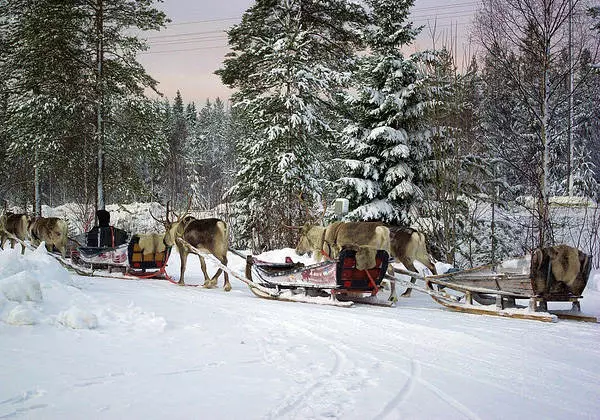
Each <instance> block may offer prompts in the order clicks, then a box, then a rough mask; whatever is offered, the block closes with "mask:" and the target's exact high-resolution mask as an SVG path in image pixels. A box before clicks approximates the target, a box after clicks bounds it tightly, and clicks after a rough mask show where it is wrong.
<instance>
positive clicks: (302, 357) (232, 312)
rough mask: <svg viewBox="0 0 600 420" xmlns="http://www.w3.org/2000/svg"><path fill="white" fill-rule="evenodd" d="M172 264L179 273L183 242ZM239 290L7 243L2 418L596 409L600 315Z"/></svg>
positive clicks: (589, 298) (0, 258) (2, 266)
mask: <svg viewBox="0 0 600 420" xmlns="http://www.w3.org/2000/svg"><path fill="white" fill-rule="evenodd" d="M285 256H292V257H294V258H296V259H297V258H298V257H295V256H294V252H293V250H292V249H282V250H275V251H271V252H270V253H268V255H261V256H260V258H261V259H264V260H270V261H280V262H281V261H283V258H284V257H285ZM305 262H308V261H307V260H305ZM229 267H230V268H231V269H232V270H234V271H235V272H237V273H240V274H241V275H243V270H244V260H242V259H241V258H238V257H236V256H235V255H230V262H229ZM167 271H168V272H169V273H170V274H171V275H172V276H173V277H174V278H175V279H177V278H178V275H179V274H178V272H179V258H178V255H177V254H176V252H175V253H174V254H173V255H171V258H170V261H169V266H168V267H167ZM214 271H215V268H214V267H211V266H210V263H209V275H212V274H213V273H214ZM186 280H187V282H188V283H189V284H200V283H202V281H203V277H202V274H201V270H200V264H199V262H198V259H197V258H191V257H190V258H189V260H188V268H187V271H186ZM232 285H233V290H232V291H231V292H224V291H223V290H222V289H221V288H216V289H203V288H201V287H181V286H177V285H174V284H171V283H169V282H167V281H160V280H132V279H120V278H109V277H83V276H78V275H74V274H72V273H69V272H68V271H66V270H65V269H64V268H63V267H62V266H61V265H59V264H58V262H57V261H56V260H54V259H52V258H51V257H50V256H48V255H47V254H46V252H45V250H44V249H43V247H40V248H39V249H38V250H37V251H30V250H27V252H26V253H25V255H24V256H22V255H21V254H20V249H18V248H17V249H14V250H11V249H7V250H0V337H1V339H0V418H2V419H4V418H10V419H29V420H37V419H44V420H54V419H57V420H58V419H61V420H62V419H95V420H103V419H146V420H153V419H173V420H176V419H211V420H219V419H248V420H253V419H308V418H310V419H345V420H354V419H356V420H364V419H445V420H454V419H471V420H478V419H486V420H495V419H499V420H500V419H547V420H553V419H565V420H566V419H568V420H579V419H581V420H584V419H586V420H589V419H597V418H598V413H600V399H598V395H600V349H599V348H598V337H599V336H600V335H599V334H600V330H599V325H600V324H591V323H581V322H574V321H564V320H560V321H558V322H556V323H542V322H539V321H528V320H519V319H507V318H500V317H490V316H484V315H473V314H464V313H459V312H452V311H449V310H446V309H444V308H443V307H441V306H439V305H437V304H436V303H435V302H433V300H431V299H430V298H429V296H427V295H425V294H422V293H418V292H416V291H414V292H413V294H412V296H411V297H410V298H408V299H401V300H400V301H399V302H398V303H397V304H396V306H395V307H392V308H383V307H373V306H365V305H362V306H354V307H351V308H340V307H333V306H325V305H316V304H307V303H295V302H294V303H292V302H280V301H273V300H266V299H260V298H258V297H255V296H254V295H253V294H252V293H251V292H250V291H249V290H248V288H247V287H246V286H245V285H244V284H243V283H241V282H240V281H238V280H236V279H232ZM219 286H221V287H222V278H221V279H220V281H219ZM382 293H383V294H385V291H384V292H382ZM583 295H584V298H583V299H582V302H581V305H582V309H583V311H585V312H587V313H589V314H593V315H595V316H600V272H598V271H593V272H592V275H591V279H590V281H589V282H588V285H587V288H586V290H585V291H584V293H583ZM384 298H385V296H384ZM554 305H563V304H561V303H558V304H554ZM550 308H551V309H554V308H553V304H552V303H551V304H550Z"/></svg>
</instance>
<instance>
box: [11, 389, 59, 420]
mask: <svg viewBox="0 0 600 420" xmlns="http://www.w3.org/2000/svg"><path fill="white" fill-rule="evenodd" d="M44 394H46V391H43V390H37V389H36V390H32V391H26V392H23V393H22V394H20V395H16V396H14V397H12V398H8V399H6V400H4V401H0V408H2V407H3V406H14V405H17V404H19V405H20V404H25V403H27V402H29V401H31V400H33V399H35V398H38V397H41V396H43V395H44ZM46 407H48V404H34V405H31V406H29V407H20V408H17V409H12V411H10V412H9V413H6V414H0V419H9V418H14V417H17V416H21V415H26V414H27V413H28V412H29V411H33V410H39V409H41V408H46Z"/></svg>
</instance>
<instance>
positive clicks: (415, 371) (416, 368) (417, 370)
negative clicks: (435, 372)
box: [374, 359, 421, 420]
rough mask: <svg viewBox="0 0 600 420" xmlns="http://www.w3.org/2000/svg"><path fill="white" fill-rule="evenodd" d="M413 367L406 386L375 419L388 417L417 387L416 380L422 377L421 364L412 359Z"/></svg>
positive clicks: (379, 419)
mask: <svg viewBox="0 0 600 420" xmlns="http://www.w3.org/2000/svg"><path fill="white" fill-rule="evenodd" d="M410 365H411V369H410V375H409V377H408V381H406V383H405V384H404V386H403V387H402V388H401V389H400V391H399V392H398V393H397V394H396V396H395V397H393V398H392V399H391V400H390V401H389V402H388V403H387V404H386V405H385V407H383V410H382V411H381V413H379V414H378V415H376V416H375V417H374V419H376V420H381V419H384V418H386V417H387V416H388V415H389V414H391V413H392V412H393V411H395V410H396V409H397V408H398V407H400V406H401V405H402V404H403V403H404V401H406V400H407V399H408V397H410V394H411V393H412V391H413V389H414V388H415V382H416V381H418V380H419V379H420V377H421V366H420V365H419V364H418V363H417V361H415V360H414V359H413V360H411V364H410Z"/></svg>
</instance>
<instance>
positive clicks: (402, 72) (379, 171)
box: [338, 0, 435, 224]
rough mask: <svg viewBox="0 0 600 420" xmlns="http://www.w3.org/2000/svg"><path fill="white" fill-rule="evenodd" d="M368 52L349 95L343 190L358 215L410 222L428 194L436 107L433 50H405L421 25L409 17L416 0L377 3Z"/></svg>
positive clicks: (359, 217)
mask: <svg viewBox="0 0 600 420" xmlns="http://www.w3.org/2000/svg"><path fill="white" fill-rule="evenodd" d="M367 3H368V5H369V6H370V8H371V15H370V18H371V22H370V25H368V26H366V27H365V30H364V33H363V35H364V39H365V42H366V44H367V47H368V49H369V50H368V51H369V52H368V54H366V55H365V56H363V57H361V58H360V62H359V69H358V76H357V78H356V85H355V88H356V92H351V93H350V94H348V97H347V100H346V105H347V108H348V112H349V117H348V120H349V124H348V126H347V127H346V129H345V130H344V147H345V158H344V159H343V164H344V165H345V167H346V168H347V172H346V175H345V176H342V177H341V178H340V179H338V186H339V193H340V194H341V195H342V196H344V197H346V198H348V199H349V200H350V203H351V208H352V211H351V212H350V213H349V214H348V216H347V217H348V218H349V219H353V220H382V221H385V222H388V223H397V224H406V223H410V222H412V221H413V220H414V219H415V217H416V216H417V214H418V212H417V209H416V203H417V202H418V200H420V199H421V198H422V193H423V190H422V188H423V182H424V181H423V178H422V177H421V174H420V173H419V169H420V168H421V163H422V162H423V161H424V160H425V159H427V158H429V156H430V154H431V145H430V141H431V135H432V133H431V130H430V129H429V128H428V126H427V124H426V119H425V117H426V113H427V111H428V110H430V109H431V108H432V106H433V105H434V104H435V98H434V97H433V96H432V95H431V93H432V92H431V91H429V85H428V80H427V78H426V73H425V70H424V66H425V65H426V63H427V59H428V56H429V54H428V53H425V54H415V55H413V56H411V57H409V58H405V57H404V54H403V53H402V52H401V47H403V46H405V45H407V44H409V43H410V42H411V41H412V40H414V38H415V36H416V34H417V30H415V29H414V28H413V26H412V23H411V22H409V21H407V18H408V13H409V7H411V6H412V4H413V1H412V0H406V1H395V0H370V1H368V2H367Z"/></svg>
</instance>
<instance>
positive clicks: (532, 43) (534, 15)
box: [475, 0, 590, 246]
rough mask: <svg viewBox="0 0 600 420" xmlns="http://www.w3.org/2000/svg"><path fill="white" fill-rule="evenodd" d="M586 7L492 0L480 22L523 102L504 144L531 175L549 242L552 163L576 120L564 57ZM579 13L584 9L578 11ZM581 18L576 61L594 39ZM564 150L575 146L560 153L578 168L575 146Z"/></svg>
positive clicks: (543, 240) (530, 187)
mask: <svg viewBox="0 0 600 420" xmlns="http://www.w3.org/2000/svg"><path fill="white" fill-rule="evenodd" d="M581 6H582V2H581V1H577V0H574V1H572V2H571V0H560V1H549V0H507V1H504V0H502V1H500V0H485V1H484V2H483V7H482V8H481V9H480V10H479V12H478V17H477V24H476V27H475V37H476V39H477V40H478V42H479V43H480V44H481V45H482V46H483V47H484V50H485V54H487V55H489V56H492V57H493V58H494V60H495V61H494V66H495V69H496V71H497V72H499V73H501V77H502V79H503V80H506V81H507V82H508V83H506V84H505V85H504V90H505V91H506V92H509V93H508V95H507V96H509V97H510V98H511V100H512V101H513V102H515V103H516V107H515V108H513V109H514V110H517V112H516V113H514V111H513V115H515V116H516V119H514V120H510V121H507V122H506V123H507V124H506V125H505V128H503V129H502V130H503V131H505V132H507V133H508V134H509V137H508V138H506V139H504V141H503V142H502V144H503V146H506V145H509V147H506V148H504V147H503V146H500V144H499V145H498V147H503V150H502V151H503V152H504V153H503V154H504V155H506V152H508V151H511V152H512V155H513V156H514V157H516V158H517V159H516V160H512V161H511V160H509V159H505V160H504V164H505V165H507V166H517V165H518V167H519V169H518V171H517V173H518V174H519V175H521V178H520V179H521V180H522V181H524V182H521V185H523V186H524V188H526V190H527V192H528V193H529V194H532V195H534V196H536V198H537V206H536V219H537V221H536V223H535V227H536V232H537V239H536V244H535V245H541V246H544V245H547V244H551V243H552V241H553V238H552V224H551V220H550V212H549V195H550V193H551V192H552V185H553V179H552V177H553V176H555V175H554V174H553V172H552V168H554V167H557V165H555V164H553V163H556V162H553V160H552V159H553V153H554V152H553V150H560V146H559V145H560V143H561V142H564V139H565V138H566V137H567V136H565V133H566V132H567V130H565V128H566V127H568V125H569V124H568V121H569V118H568V116H565V112H560V110H561V105H563V104H565V103H568V101H569V96H570V93H569V90H568V89H565V88H564V86H565V81H567V80H568V73H569V72H568V70H569V69H570V67H571V65H570V64H567V65H566V66H565V65H561V63H564V51H565V48H566V47H567V45H568V39H569V38H568V18H569V15H570V14H571V12H572V11H574V12H577V11H578V10H580V9H581ZM574 16H581V15H580V14H577V13H574ZM575 23H577V24H576V25H574V30H573V34H574V36H573V39H574V41H573V43H572V45H573V46H574V47H575V48H574V52H575V53H574V57H575V59H574V60H573V63H579V62H580V59H579V57H580V56H581V54H582V52H583V50H584V48H585V46H586V45H587V44H588V43H589V42H590V40H589V39H588V37H587V36H586V33H587V32H588V31H587V30H584V27H585V24H584V23H582V22H578V21H576V22H575ZM575 88H577V85H576V86H575ZM575 92H576V89H575ZM563 109H564V107H563ZM557 147H558V149H557ZM563 150H567V153H562V154H560V157H561V158H562V159H563V161H564V162H567V165H568V166H570V167H573V165H571V164H570V163H569V162H571V161H572V159H571V158H570V157H569V155H570V153H568V150H570V148H569V147H566V148H563ZM554 156H559V155H558V154H555V155H554ZM519 162H523V165H519ZM568 172H571V171H568ZM513 173H514V172H513ZM523 175H524V176H523Z"/></svg>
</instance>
